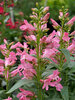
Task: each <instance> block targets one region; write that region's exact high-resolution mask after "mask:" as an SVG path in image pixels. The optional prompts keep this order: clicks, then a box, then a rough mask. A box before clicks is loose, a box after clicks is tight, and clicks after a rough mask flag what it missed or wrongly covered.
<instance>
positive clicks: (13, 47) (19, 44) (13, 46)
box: [10, 42, 23, 49]
mask: <svg viewBox="0 0 75 100" xmlns="http://www.w3.org/2000/svg"><path fill="white" fill-rule="evenodd" d="M17 47H22V48H23V45H22V44H21V43H20V42H17V43H16V44H15V45H12V46H11V48H10V49H15V48H17Z"/></svg>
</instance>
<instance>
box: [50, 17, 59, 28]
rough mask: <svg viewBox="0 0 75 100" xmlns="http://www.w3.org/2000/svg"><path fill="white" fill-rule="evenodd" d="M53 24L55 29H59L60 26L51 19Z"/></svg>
mask: <svg viewBox="0 0 75 100" xmlns="http://www.w3.org/2000/svg"><path fill="white" fill-rule="evenodd" d="M51 22H52V24H53V27H54V28H57V27H58V26H60V25H59V24H58V23H57V22H56V21H55V20H54V19H52V18H51Z"/></svg>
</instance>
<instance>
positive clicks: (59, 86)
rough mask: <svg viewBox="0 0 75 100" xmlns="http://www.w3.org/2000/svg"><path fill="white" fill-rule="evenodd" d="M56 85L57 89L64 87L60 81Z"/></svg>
mask: <svg viewBox="0 0 75 100" xmlns="http://www.w3.org/2000/svg"><path fill="white" fill-rule="evenodd" d="M55 87H56V90H57V91H61V89H63V86H62V85H61V84H60V83H58V84H56V86H55Z"/></svg>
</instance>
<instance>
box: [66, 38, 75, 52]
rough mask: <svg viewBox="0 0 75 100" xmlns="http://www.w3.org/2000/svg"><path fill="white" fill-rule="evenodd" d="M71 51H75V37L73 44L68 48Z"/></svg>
mask: <svg viewBox="0 0 75 100" xmlns="http://www.w3.org/2000/svg"><path fill="white" fill-rule="evenodd" d="M67 49H68V50H69V51H70V52H72V51H74V52H75V39H73V40H72V44H71V45H70V46H68V48H67Z"/></svg>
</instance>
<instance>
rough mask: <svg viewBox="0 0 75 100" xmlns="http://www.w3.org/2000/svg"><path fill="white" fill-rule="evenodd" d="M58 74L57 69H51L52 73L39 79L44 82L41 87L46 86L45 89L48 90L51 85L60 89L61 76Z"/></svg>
mask: <svg viewBox="0 0 75 100" xmlns="http://www.w3.org/2000/svg"><path fill="white" fill-rule="evenodd" d="M58 75H59V72H58V70H55V71H53V74H51V75H49V76H48V77H47V79H46V80H40V81H41V82H42V83H44V85H43V87H42V89H44V88H46V90H48V88H49V86H51V87H56V90H57V91H61V89H62V88H63V87H62V85H61V84H60V83H59V82H60V81H61V78H60V77H59V76H58Z"/></svg>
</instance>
